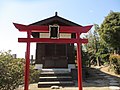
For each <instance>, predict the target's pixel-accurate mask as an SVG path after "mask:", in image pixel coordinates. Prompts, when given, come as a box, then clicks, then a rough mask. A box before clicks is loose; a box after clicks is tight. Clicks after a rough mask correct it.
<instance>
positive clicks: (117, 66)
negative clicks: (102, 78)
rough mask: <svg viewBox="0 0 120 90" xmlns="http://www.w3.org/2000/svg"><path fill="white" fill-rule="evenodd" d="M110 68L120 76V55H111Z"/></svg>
mask: <svg viewBox="0 0 120 90" xmlns="http://www.w3.org/2000/svg"><path fill="white" fill-rule="evenodd" d="M109 59H110V68H111V69H112V70H114V72H115V73H116V74H120V55H110V57H109Z"/></svg>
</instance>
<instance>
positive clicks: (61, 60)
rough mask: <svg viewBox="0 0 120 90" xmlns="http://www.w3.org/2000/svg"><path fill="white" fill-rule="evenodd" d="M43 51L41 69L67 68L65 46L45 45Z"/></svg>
mask: <svg viewBox="0 0 120 90" xmlns="http://www.w3.org/2000/svg"><path fill="white" fill-rule="evenodd" d="M61 48H62V49H61ZM45 49H46V50H45V51H46V52H45V55H46V56H45V57H43V60H44V64H43V68H67V67H68V61H67V52H66V51H67V50H66V49H67V48H66V44H46V45H45Z"/></svg>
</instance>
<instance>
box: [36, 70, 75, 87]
mask: <svg viewBox="0 0 120 90" xmlns="http://www.w3.org/2000/svg"><path fill="white" fill-rule="evenodd" d="M51 86H64V87H68V86H74V82H73V79H72V76H71V73H70V72H69V71H68V69H42V71H41V74H40V77H39V82H38V88H41V87H51Z"/></svg>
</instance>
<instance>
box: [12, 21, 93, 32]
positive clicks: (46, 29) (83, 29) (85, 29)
mask: <svg viewBox="0 0 120 90" xmlns="http://www.w3.org/2000/svg"><path fill="white" fill-rule="evenodd" d="M14 25H15V27H16V28H17V29H19V31H20V32H27V30H31V32H49V27H48V26H36V25H34V26H28V25H22V24H16V23H14ZM91 27H92V25H89V26H83V27H81V26H60V30H59V32H60V33H79V32H81V33H87V32H88V31H89V30H90V29H91Z"/></svg>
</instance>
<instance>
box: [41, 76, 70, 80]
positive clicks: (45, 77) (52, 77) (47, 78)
mask: <svg viewBox="0 0 120 90" xmlns="http://www.w3.org/2000/svg"><path fill="white" fill-rule="evenodd" d="M45 78H46V79H49V78H53V79H55V78H59V79H61V78H72V77H70V76H58V77H57V76H53V77H40V79H45Z"/></svg>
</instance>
